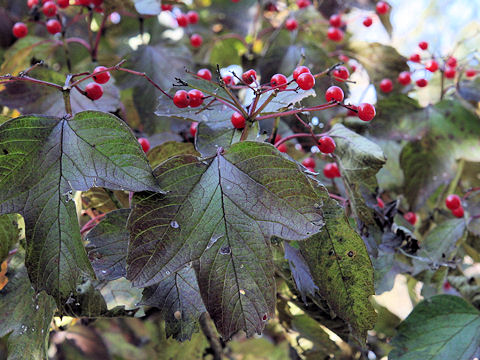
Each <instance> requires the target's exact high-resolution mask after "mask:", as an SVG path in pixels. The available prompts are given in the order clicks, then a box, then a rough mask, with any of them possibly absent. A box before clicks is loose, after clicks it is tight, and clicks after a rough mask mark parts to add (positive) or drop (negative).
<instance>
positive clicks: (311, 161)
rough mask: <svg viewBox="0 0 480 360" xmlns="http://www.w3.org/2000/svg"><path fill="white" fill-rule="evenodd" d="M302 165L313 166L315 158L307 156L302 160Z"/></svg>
mask: <svg viewBox="0 0 480 360" xmlns="http://www.w3.org/2000/svg"><path fill="white" fill-rule="evenodd" d="M302 165H303V166H305V167H307V168H315V159H314V158H312V157H307V158H306V159H304V160H303V161H302Z"/></svg>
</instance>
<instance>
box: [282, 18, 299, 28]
mask: <svg viewBox="0 0 480 360" xmlns="http://www.w3.org/2000/svg"><path fill="white" fill-rule="evenodd" d="M285 28H286V29H287V30H288V31H293V30H295V29H296V28H298V22H297V20H295V19H293V18H290V19H287V21H285Z"/></svg>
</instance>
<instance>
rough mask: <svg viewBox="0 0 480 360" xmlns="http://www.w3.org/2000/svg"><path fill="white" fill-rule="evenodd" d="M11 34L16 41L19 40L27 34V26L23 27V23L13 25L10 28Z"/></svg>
mask: <svg viewBox="0 0 480 360" xmlns="http://www.w3.org/2000/svg"><path fill="white" fill-rule="evenodd" d="M12 34H13V36H15V37H16V38H18V39H21V38H23V37H25V36H27V34H28V28H27V25H25V24H24V23H23V22H17V23H15V25H13V28H12Z"/></svg>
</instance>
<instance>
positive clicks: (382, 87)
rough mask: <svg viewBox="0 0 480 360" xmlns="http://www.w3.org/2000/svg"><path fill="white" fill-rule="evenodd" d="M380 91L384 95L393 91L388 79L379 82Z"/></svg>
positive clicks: (390, 81) (391, 83)
mask: <svg viewBox="0 0 480 360" xmlns="http://www.w3.org/2000/svg"><path fill="white" fill-rule="evenodd" d="M380 90H382V91H383V92H384V93H389V92H390V91H392V90H393V82H392V80H390V79H383V80H382V81H380Z"/></svg>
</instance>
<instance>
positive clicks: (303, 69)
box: [293, 66, 310, 81]
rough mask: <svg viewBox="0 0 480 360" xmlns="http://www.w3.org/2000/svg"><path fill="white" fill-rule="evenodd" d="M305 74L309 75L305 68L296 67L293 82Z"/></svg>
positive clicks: (308, 70)
mask: <svg viewBox="0 0 480 360" xmlns="http://www.w3.org/2000/svg"><path fill="white" fill-rule="evenodd" d="M305 73H309V74H310V69H309V68H308V67H306V66H298V67H297V68H295V70H293V80H295V81H296V80H297V79H298V77H299V76H300V75H301V74H305Z"/></svg>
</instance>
